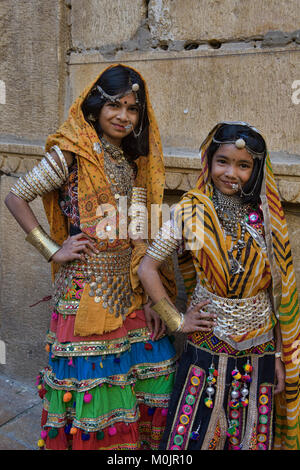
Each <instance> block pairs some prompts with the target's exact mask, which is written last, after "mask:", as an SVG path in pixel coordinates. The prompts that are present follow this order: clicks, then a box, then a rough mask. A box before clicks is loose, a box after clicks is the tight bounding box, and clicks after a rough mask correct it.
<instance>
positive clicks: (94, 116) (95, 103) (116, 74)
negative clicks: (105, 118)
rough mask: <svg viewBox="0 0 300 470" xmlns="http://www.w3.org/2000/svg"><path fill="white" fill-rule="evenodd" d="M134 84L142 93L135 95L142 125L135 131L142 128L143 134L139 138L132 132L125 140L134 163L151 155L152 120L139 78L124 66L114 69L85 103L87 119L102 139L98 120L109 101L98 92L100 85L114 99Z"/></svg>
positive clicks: (123, 145) (124, 145) (104, 77)
mask: <svg viewBox="0 0 300 470" xmlns="http://www.w3.org/2000/svg"><path fill="white" fill-rule="evenodd" d="M134 83H138V85H139V90H138V91H137V92H135V93H136V94H137V98H138V103H137V104H138V106H139V122H138V124H137V126H136V130H139V129H140V126H142V131H141V133H140V135H139V136H138V137H135V136H134V134H133V132H131V133H130V134H129V135H128V136H126V137H124V139H123V140H122V148H123V150H124V153H125V154H126V155H128V156H129V157H130V158H131V160H135V159H136V158H138V157H139V156H140V155H148V153H149V119H148V114H147V103H146V93H145V86H144V83H143V80H142V78H141V77H140V75H139V74H138V73H136V72H135V71H134V70H132V69H130V68H129V67H125V66H124V65H117V66H115V67H111V68H109V69H107V70H106V71H105V72H104V73H103V74H102V75H101V77H100V78H99V80H98V81H97V82H96V83H95V86H94V88H93V89H92V90H91V92H90V93H89V95H88V96H87V98H86V99H85V100H84V102H83V104H82V112H83V115H84V118H85V120H86V121H87V122H88V123H89V124H91V125H93V126H94V128H95V130H96V132H97V134H98V136H99V137H101V136H102V129H101V127H100V125H99V120H98V118H99V114H100V111H101V109H102V107H103V105H104V104H105V103H106V102H107V101H108V99H107V98H104V97H103V96H102V95H101V93H100V92H99V91H98V90H97V85H99V86H100V87H101V88H102V89H103V90H104V91H105V93H107V94H108V95H111V96H114V95H118V94H122V93H126V92H127V91H128V90H129V89H131V86H132V85H133V84H134Z"/></svg>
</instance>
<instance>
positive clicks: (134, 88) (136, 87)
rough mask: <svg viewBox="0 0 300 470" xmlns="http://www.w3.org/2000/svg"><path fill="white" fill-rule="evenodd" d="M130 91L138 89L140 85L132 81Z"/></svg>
mask: <svg viewBox="0 0 300 470" xmlns="http://www.w3.org/2000/svg"><path fill="white" fill-rule="evenodd" d="M131 89H132V91H134V92H136V91H139V89H140V85H139V84H138V83H134V84H133V85H132V87H131Z"/></svg>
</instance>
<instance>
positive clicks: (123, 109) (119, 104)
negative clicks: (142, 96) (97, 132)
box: [99, 93, 139, 147]
mask: <svg viewBox="0 0 300 470" xmlns="http://www.w3.org/2000/svg"><path fill="white" fill-rule="evenodd" d="M138 121H139V107H138V105H137V104H136V99H135V95H134V94H133V93H130V95H126V96H123V98H120V100H118V101H116V102H111V101H108V102H106V103H105V104H104V105H103V107H102V109H101V111H100V115H99V125H100V127H101V129H102V132H103V137H104V138H105V139H106V140H107V141H108V142H110V143H111V144H114V145H117V146H118V147H120V145H121V142H122V139H124V137H126V136H127V135H129V134H130V133H131V132H132V129H134V128H135V127H136V125H137V124H138Z"/></svg>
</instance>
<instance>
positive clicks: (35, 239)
mask: <svg viewBox="0 0 300 470" xmlns="http://www.w3.org/2000/svg"><path fill="white" fill-rule="evenodd" d="M25 240H26V241H27V242H28V243H30V244H31V245H32V246H34V247H35V248H36V249H37V250H38V251H39V252H40V253H41V255H43V256H44V258H46V260H47V261H50V258H51V257H52V256H53V255H54V254H55V253H56V252H57V251H58V250H59V249H60V246H59V245H58V244H57V243H56V242H54V241H53V240H52V238H50V237H49V235H47V233H46V232H45V231H44V229H43V228H42V227H41V226H40V225H38V226H37V227H35V228H34V229H33V230H31V232H29V233H28V234H27V236H26V238H25Z"/></svg>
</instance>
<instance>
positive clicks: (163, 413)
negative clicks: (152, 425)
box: [161, 408, 168, 416]
mask: <svg viewBox="0 0 300 470" xmlns="http://www.w3.org/2000/svg"><path fill="white" fill-rule="evenodd" d="M161 414H162V416H167V414H168V408H162V410H161Z"/></svg>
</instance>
